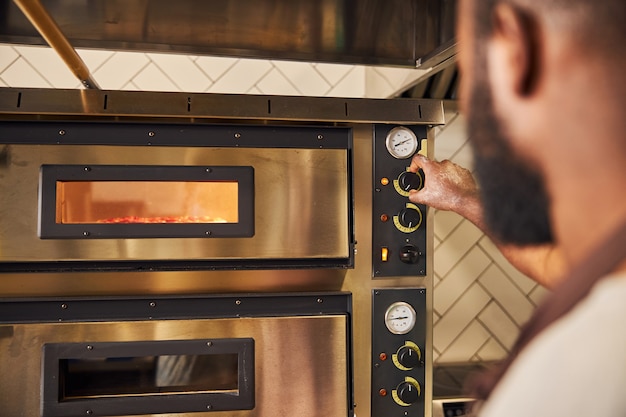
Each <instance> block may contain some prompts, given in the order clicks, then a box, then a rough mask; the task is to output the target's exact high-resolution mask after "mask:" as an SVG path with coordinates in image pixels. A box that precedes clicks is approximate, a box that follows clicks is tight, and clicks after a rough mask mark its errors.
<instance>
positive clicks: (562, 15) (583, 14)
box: [474, 0, 626, 57]
mask: <svg viewBox="0 0 626 417" xmlns="http://www.w3.org/2000/svg"><path fill="white" fill-rule="evenodd" d="M500 3H508V4H511V5H513V6H514V7H515V8H516V9H518V10H519V11H520V12H522V13H524V14H526V15H527V16H539V15H541V16H548V18H547V19H545V20H546V21H548V22H549V24H550V25H553V26H554V27H555V28H558V29H559V30H563V31H564V33H567V32H568V33H569V34H570V35H571V36H573V37H574V39H575V40H576V42H577V43H578V44H580V45H581V48H583V49H584V50H585V52H594V53H596V52H597V53H600V54H604V55H607V57H608V56H614V57H617V56H622V57H623V56H624V55H626V48H625V47H624V41H625V40H626V1H625V0H593V1H592V0H474V22H475V35H476V36H477V38H478V39H484V38H485V37H487V36H489V35H490V34H491V31H492V30H493V20H492V14H493V10H494V7H495V6H496V5H497V4H500Z"/></svg>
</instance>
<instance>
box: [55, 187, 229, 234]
mask: <svg viewBox="0 0 626 417" xmlns="http://www.w3.org/2000/svg"><path fill="white" fill-rule="evenodd" d="M238 204H239V202H238V183H237V182H236V181H58V182H57V197H56V222H57V223H63V224H83V223H86V224H93V223H146V224H148V223H237V222H238Z"/></svg>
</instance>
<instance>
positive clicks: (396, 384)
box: [372, 288, 426, 417]
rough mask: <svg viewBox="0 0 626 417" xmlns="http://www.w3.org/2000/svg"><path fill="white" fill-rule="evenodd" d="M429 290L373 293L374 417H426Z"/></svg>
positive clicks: (406, 289) (383, 290) (397, 290)
mask: <svg viewBox="0 0 626 417" xmlns="http://www.w3.org/2000/svg"><path fill="white" fill-rule="evenodd" d="M425 351H426V289H425V288H401V289H398V288H389V289H376V290H373V293H372V417H396V416H397V417H423V416H424V387H425V365H424V363H425V357H424V355H425Z"/></svg>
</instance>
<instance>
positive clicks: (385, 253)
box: [380, 247, 389, 262]
mask: <svg viewBox="0 0 626 417" xmlns="http://www.w3.org/2000/svg"><path fill="white" fill-rule="evenodd" d="M381 249H382V250H381V252H380V259H381V260H382V261H383V262H387V257H388V255H389V249H388V248H385V247H383V248H381Z"/></svg>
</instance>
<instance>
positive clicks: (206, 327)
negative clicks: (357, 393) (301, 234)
mask: <svg viewBox="0 0 626 417" xmlns="http://www.w3.org/2000/svg"><path fill="white" fill-rule="evenodd" d="M157 303H158V302H157ZM243 303H245V300H244V301H243ZM69 308H71V305H70V307H69ZM69 308H68V309H69ZM348 317H349V316H348V315H347V314H321V315H307V316H274V317H233V318H208V319H183V320H180V319H173V320H161V319H157V320H132V321H106V322H94V321H80V322H71V323H69V322H62V323H58V322H57V323H53V322H48V323H18V324H13V325H1V326H0V352H2V355H0V374H1V375H2V378H0V397H1V398H2V405H3V406H2V409H1V410H0V415H2V416H13V417H15V416H29V417H30V416H36V415H42V416H85V415H94V416H104V415H117V416H125V415H165V414H167V415H169V414H170V413H181V414H176V415H189V416H191V415H193V416H200V415H211V416H216V417H218V416H233V417H244V416H245V417H252V416H255V417H256V416H258V417H262V416H263V417H277V416H299V417H307V416H310V417H314V416H348V415H349V414H350V410H351V407H350V404H349V402H350V392H351V387H350V378H349V363H350V359H349V342H348V341H349V340H350V338H349V332H350V326H349V323H348V320H349V319H348Z"/></svg>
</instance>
